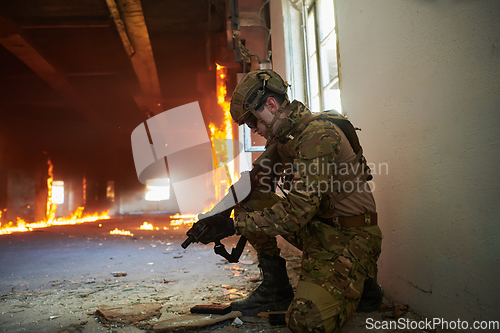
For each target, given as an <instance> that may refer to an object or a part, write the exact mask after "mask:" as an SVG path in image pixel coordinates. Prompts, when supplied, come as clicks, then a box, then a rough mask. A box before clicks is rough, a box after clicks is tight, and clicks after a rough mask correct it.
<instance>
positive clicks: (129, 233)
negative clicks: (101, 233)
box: [109, 228, 134, 237]
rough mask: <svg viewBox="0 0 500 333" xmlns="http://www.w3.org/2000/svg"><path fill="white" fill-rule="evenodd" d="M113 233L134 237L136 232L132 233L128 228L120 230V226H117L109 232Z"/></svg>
mask: <svg viewBox="0 0 500 333" xmlns="http://www.w3.org/2000/svg"><path fill="white" fill-rule="evenodd" d="M109 233H110V234H111V235H123V236H131V237H134V234H133V233H131V232H130V231H128V230H118V228H115V230H111V231H110V232H109Z"/></svg>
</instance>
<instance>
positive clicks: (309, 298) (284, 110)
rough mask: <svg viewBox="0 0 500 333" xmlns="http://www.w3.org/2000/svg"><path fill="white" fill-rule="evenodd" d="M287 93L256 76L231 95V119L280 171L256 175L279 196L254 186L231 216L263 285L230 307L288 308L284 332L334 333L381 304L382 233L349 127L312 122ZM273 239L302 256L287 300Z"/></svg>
mask: <svg viewBox="0 0 500 333" xmlns="http://www.w3.org/2000/svg"><path fill="white" fill-rule="evenodd" d="M286 91H287V84H286V83H285V82H284V81H283V79H282V78H281V77H280V76H279V75H278V74H277V73H276V72H274V71H272V70H258V71H253V72H250V73H248V74H247V75H246V76H245V78H244V79H243V80H242V81H241V82H240V83H239V84H238V85H237V86H236V88H235V91H234V93H233V96H232V100H231V115H232V117H233V119H234V121H235V122H236V123H238V125H242V124H247V125H248V126H249V127H250V128H251V129H252V131H253V132H254V133H257V134H259V135H261V136H263V137H264V138H265V139H266V140H267V143H268V145H269V144H271V143H276V142H277V143H278V152H279V155H280V159H281V161H280V163H278V165H275V166H272V167H271V166H270V167H269V168H267V170H264V169H263V172H261V174H260V175H259V176H260V178H259V179H260V180H263V179H266V178H267V179H271V177H270V176H271V173H272V172H274V171H276V170H278V169H279V170H278V171H279V172H282V174H281V176H282V177H281V183H282V184H283V187H284V193H285V195H284V196H279V195H277V194H275V193H274V192H272V188H273V186H270V184H269V183H266V182H264V181H261V182H259V183H260V185H258V186H257V188H256V189H255V190H254V191H253V192H252V193H251V195H250V197H249V198H248V199H247V200H246V201H244V202H243V203H241V204H238V206H237V207H236V208H235V210H234V216H235V221H234V227H235V231H236V233H237V234H240V235H244V236H245V237H246V238H247V239H248V241H249V242H250V243H251V245H252V246H253V247H254V248H255V250H256V251H257V255H258V261H259V267H260V269H261V270H262V273H263V281H262V283H261V285H260V286H259V287H258V288H257V289H256V290H254V291H253V292H252V293H251V294H250V296H249V297H248V298H246V299H243V300H240V301H236V302H233V303H232V304H231V305H232V308H233V310H238V311H241V312H242V313H243V315H255V314H257V313H258V312H261V311H267V310H272V311H279V310H287V309H288V310H287V315H286V321H287V325H288V327H289V328H290V329H291V330H292V331H293V332H306V331H313V332H337V331H338V330H340V328H341V327H342V326H343V325H344V323H345V322H346V321H347V320H348V319H349V318H350V316H351V315H352V314H353V313H354V312H355V311H356V309H357V308H358V311H360V310H362V311H374V310H376V309H378V307H379V306H380V303H381V301H382V293H381V290H380V287H379V286H378V284H377V282H376V262H377V259H378V257H379V254H380V250H381V240H382V233H381V231H380V228H379V227H378V226H377V214H376V208H375V201H374V198H373V195H372V193H371V191H370V186H369V185H368V183H367V180H369V179H371V175H370V174H369V169H368V167H367V165H366V161H365V160H364V157H363V156H362V151H361V147H360V146H359V142H358V138H357V136H356V134H355V131H354V128H353V127H352V125H351V124H350V122H348V121H347V120H346V119H345V118H344V117H342V116H341V115H339V114H338V113H335V112H323V113H320V114H312V113H311V112H310V111H309V110H308V108H307V107H306V106H304V104H302V103H300V102H298V101H293V102H289V99H288V96H287V93H286ZM266 172H267V174H266ZM214 225H219V228H222V229H224V228H226V229H227V230H230V231H229V232H227V235H230V234H232V230H231V229H232V226H233V221H232V220H229V219H225V218H223V217H220V218H219V221H217V218H215V223H214ZM277 235H281V236H283V238H285V239H286V240H287V241H288V242H290V243H291V244H292V245H294V246H295V247H297V248H298V249H300V250H301V251H302V266H301V270H300V279H299V282H298V285H297V288H296V292H295V295H294V292H293V289H292V286H291V285H290V282H289V278H288V275H287V270H286V262H285V260H284V259H283V258H282V257H281V256H280V249H279V248H278V246H277V242H276V236H277ZM362 295H363V296H362ZM360 300H361V303H360Z"/></svg>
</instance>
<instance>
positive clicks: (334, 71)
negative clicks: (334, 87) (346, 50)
mask: <svg viewBox="0 0 500 333" xmlns="http://www.w3.org/2000/svg"><path fill="white" fill-rule="evenodd" d="M320 56H321V75H322V81H323V82H322V84H323V87H326V86H327V85H328V83H330V82H331V81H332V80H333V79H334V78H336V77H337V76H338V66H337V38H335V34H333V35H331V36H330V38H329V39H328V42H327V43H326V44H325V45H324V46H322V47H321V49H320Z"/></svg>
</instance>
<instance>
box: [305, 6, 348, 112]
mask: <svg viewBox="0 0 500 333" xmlns="http://www.w3.org/2000/svg"><path fill="white" fill-rule="evenodd" d="M335 21H336V19H335V6H334V0H322V1H315V2H313V3H312V5H311V6H309V8H308V12H307V22H306V40H307V46H306V55H307V62H308V69H309V71H308V74H309V75H308V83H309V84H308V94H309V101H310V105H309V106H310V108H311V111H313V112H320V111H323V110H330V109H335V110H337V111H338V112H342V107H341V102H340V82H339V66H338V52H337V33H336V27H335Z"/></svg>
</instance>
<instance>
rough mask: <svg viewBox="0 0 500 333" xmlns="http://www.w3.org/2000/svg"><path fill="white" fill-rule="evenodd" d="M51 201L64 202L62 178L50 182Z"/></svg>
mask: <svg viewBox="0 0 500 333" xmlns="http://www.w3.org/2000/svg"><path fill="white" fill-rule="evenodd" d="M52 203H55V204H58V205H60V204H63V203H64V182H63V181H62V180H55V181H53V182H52Z"/></svg>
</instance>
